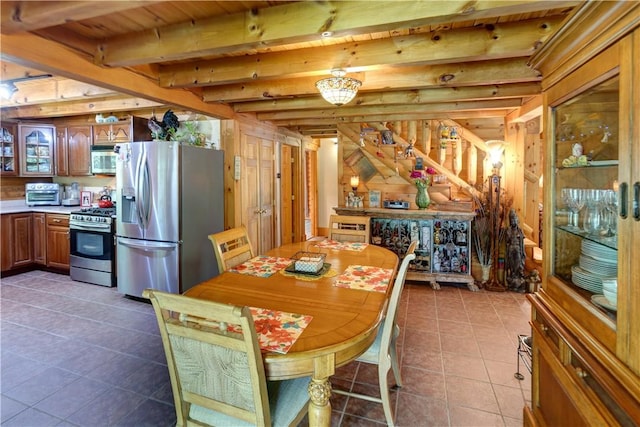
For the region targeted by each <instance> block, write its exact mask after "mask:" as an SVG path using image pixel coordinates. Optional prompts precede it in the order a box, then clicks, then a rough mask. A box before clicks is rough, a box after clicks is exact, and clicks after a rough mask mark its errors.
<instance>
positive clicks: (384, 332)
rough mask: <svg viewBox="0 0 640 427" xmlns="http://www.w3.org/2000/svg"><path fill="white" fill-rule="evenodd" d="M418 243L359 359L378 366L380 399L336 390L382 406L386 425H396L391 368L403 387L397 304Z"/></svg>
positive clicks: (412, 246) (409, 252)
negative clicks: (367, 345) (388, 377)
mask: <svg viewBox="0 0 640 427" xmlns="http://www.w3.org/2000/svg"><path fill="white" fill-rule="evenodd" d="M416 245H417V241H415V240H414V241H413V242H411V244H410V245H409V248H408V249H407V252H406V254H405V256H404V259H403V260H402V264H400V268H399V269H398V274H397V275H396V278H395V280H394V283H393V289H392V290H391V296H390V298H389V304H388V307H387V312H386V314H385V318H384V320H383V323H382V324H381V325H380V327H379V328H378V335H377V336H376V339H375V341H374V342H373V344H371V346H370V347H369V348H368V349H367V351H365V352H364V353H363V354H362V355H361V356H360V357H358V358H357V359H356V360H357V361H358V362H363V363H369V364H372V365H378V384H379V385H380V397H375V396H367V395H364V394H360V393H356V392H353V391H346V390H340V389H334V390H333V391H334V392H335V393H336V394H342V395H346V396H352V397H356V398H359V399H364V400H368V401H370V402H378V403H382V408H383V409H384V416H385V418H386V420H387V425H389V426H393V425H394V424H393V411H392V410H391V399H390V396H389V384H388V381H387V373H388V372H389V369H392V370H393V376H394V377H395V380H396V386H397V387H402V377H401V376H400V364H399V363H398V353H397V350H396V340H397V338H398V336H399V335H400V327H399V326H398V324H397V322H396V317H397V314H398V304H399V303H400V296H401V295H402V289H403V288H404V281H405V278H406V277H407V270H408V268H409V263H410V262H411V261H413V260H414V259H415V257H416V254H415V253H414V252H415V249H416Z"/></svg>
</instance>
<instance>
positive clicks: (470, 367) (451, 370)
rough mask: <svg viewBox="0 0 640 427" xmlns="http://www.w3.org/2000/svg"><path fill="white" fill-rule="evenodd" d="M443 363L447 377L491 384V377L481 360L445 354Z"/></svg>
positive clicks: (443, 354)
mask: <svg viewBox="0 0 640 427" xmlns="http://www.w3.org/2000/svg"><path fill="white" fill-rule="evenodd" d="M442 361H443V365H444V375H445V377H449V376H456V377H462V378H469V379H472V380H479V381H486V382H489V375H488V374H487V370H486V368H485V366H484V361H483V360H482V359H481V358H478V357H471V356H465V355H461V354H455V353H446V352H444V353H442Z"/></svg>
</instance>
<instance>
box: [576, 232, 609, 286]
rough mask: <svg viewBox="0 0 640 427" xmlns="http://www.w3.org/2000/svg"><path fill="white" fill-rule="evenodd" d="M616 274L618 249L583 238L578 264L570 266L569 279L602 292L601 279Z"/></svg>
mask: <svg viewBox="0 0 640 427" xmlns="http://www.w3.org/2000/svg"><path fill="white" fill-rule="evenodd" d="M617 275H618V251H616V250H615V249H611V248H609V247H607V246H604V245H601V244H599V243H596V242H592V241H591V240H586V239H584V240H583V241H582V247H581V255H580V261H579V265H574V266H573V267H571V281H572V282H573V283H574V284H575V285H576V286H578V287H580V288H582V289H585V290H587V291H590V292H593V293H595V294H602V279H610V278H616V277H617Z"/></svg>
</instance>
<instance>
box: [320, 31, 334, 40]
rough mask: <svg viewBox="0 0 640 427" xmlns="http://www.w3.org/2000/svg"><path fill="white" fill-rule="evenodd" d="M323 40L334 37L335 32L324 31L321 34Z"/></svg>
mask: <svg viewBox="0 0 640 427" xmlns="http://www.w3.org/2000/svg"><path fill="white" fill-rule="evenodd" d="M321 36H322V38H325V39H326V38H327V37H333V31H323V32H322V34H321Z"/></svg>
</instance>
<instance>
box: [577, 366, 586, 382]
mask: <svg viewBox="0 0 640 427" xmlns="http://www.w3.org/2000/svg"><path fill="white" fill-rule="evenodd" d="M576 375H577V376H578V377H579V378H583V379H584V378H587V377H588V376H589V373H588V372H587V371H585V370H584V369H582V368H581V367H579V366H576Z"/></svg>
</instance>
